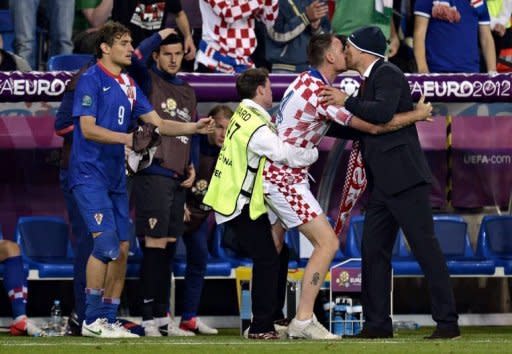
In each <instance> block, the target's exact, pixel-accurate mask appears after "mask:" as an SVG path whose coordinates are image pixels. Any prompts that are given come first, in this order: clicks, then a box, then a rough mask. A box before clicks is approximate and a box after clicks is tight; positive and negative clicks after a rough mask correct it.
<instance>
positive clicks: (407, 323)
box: [393, 321, 420, 330]
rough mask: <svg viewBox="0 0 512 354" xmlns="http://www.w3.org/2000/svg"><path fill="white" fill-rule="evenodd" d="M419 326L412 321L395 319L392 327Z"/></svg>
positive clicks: (415, 327)
mask: <svg viewBox="0 0 512 354" xmlns="http://www.w3.org/2000/svg"><path fill="white" fill-rule="evenodd" d="M418 328H420V326H419V325H418V324H417V323H416V322H414V321H395V322H393V329H394V330H397V329H418Z"/></svg>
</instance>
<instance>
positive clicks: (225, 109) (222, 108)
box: [208, 104, 233, 119]
mask: <svg viewBox="0 0 512 354" xmlns="http://www.w3.org/2000/svg"><path fill="white" fill-rule="evenodd" d="M219 113H222V115H223V116H224V118H226V119H231V116H232V115H233V110H232V109H231V108H230V107H229V106H227V105H225V104H218V105H216V106H214V107H213V108H212V109H210V112H208V117H213V118H215V116H216V115H217V114H219Z"/></svg>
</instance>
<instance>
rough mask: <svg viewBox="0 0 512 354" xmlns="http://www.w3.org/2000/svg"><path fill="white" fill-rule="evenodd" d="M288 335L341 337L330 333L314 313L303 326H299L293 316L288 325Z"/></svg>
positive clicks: (315, 338)
mask: <svg viewBox="0 0 512 354" xmlns="http://www.w3.org/2000/svg"><path fill="white" fill-rule="evenodd" d="M288 337H290V338H302V339H313V340H336V339H341V337H339V336H336V335H334V334H332V333H331V332H329V331H328V330H327V329H326V328H325V327H324V326H322V324H321V323H320V322H318V320H317V319H316V316H315V315H314V314H313V317H312V318H311V322H309V323H308V324H307V325H306V326H305V327H302V326H300V325H299V323H298V322H297V320H296V319H295V318H294V319H293V320H292V322H290V325H289V326H288Z"/></svg>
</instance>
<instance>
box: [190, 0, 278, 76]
mask: <svg viewBox="0 0 512 354" xmlns="http://www.w3.org/2000/svg"><path fill="white" fill-rule="evenodd" d="M199 6H200V9H201V15H202V17H203V40H204V41H205V42H206V43H207V44H208V48H207V49H206V51H205V52H202V51H199V52H198V56H197V61H198V62H199V63H201V64H203V65H206V66H208V67H213V68H216V69H217V70H219V71H224V72H233V68H232V67H230V66H229V65H226V64H224V63H219V62H218V61H217V60H215V59H213V53H214V51H218V52H219V53H220V54H222V55H226V56H229V57H231V58H233V59H235V60H236V62H237V64H238V65H248V66H250V67H252V66H253V63H252V61H251V59H250V58H249V57H250V55H251V54H252V53H253V52H254V50H255V49H256V45H257V41H256V34H255V32H254V25H255V20H256V19H259V20H260V21H262V22H263V23H264V24H265V26H267V27H271V26H273V25H274V22H275V20H276V18H277V14H278V11H279V1H278V0H202V1H200V3H199Z"/></svg>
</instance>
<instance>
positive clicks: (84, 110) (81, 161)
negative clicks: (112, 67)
mask: <svg viewBox="0 0 512 354" xmlns="http://www.w3.org/2000/svg"><path fill="white" fill-rule="evenodd" d="M152 110H153V107H152V106H151V104H150V103H149V101H148V100H147V98H146V96H144V94H143V93H142V91H141V90H140V88H139V87H138V86H137V85H136V84H135V82H134V81H133V79H132V78H131V77H129V76H128V75H127V74H125V73H121V74H120V75H117V76H116V75H114V74H112V73H111V72H109V71H108V70H107V69H106V68H105V67H104V66H103V65H102V64H101V63H99V62H98V63H97V64H96V65H94V66H92V67H90V68H89V69H88V70H87V71H86V72H85V73H83V74H82V76H81V77H80V80H79V81H78V84H77V86H76V90H75V97H74V101H73V119H74V124H75V130H74V136H73V148H72V152H71V162H70V169H69V171H70V172H69V183H70V188H73V187H74V186H76V185H79V184H89V185H91V184H94V185H99V186H103V187H106V188H107V189H108V190H110V191H119V192H121V191H123V190H125V189H126V186H125V185H126V178H125V171H124V168H125V167H124V166H125V164H124V158H125V157H124V145H123V144H101V143H97V142H94V141H91V140H87V139H85V137H84V136H83V134H82V129H81V127H80V117H82V116H92V117H94V118H96V125H97V126H100V127H103V128H105V129H108V130H111V131H114V132H121V133H126V132H127V131H128V128H129V126H130V123H131V121H132V120H135V119H137V118H138V117H139V116H140V115H143V114H146V113H148V112H150V111H152Z"/></svg>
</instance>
